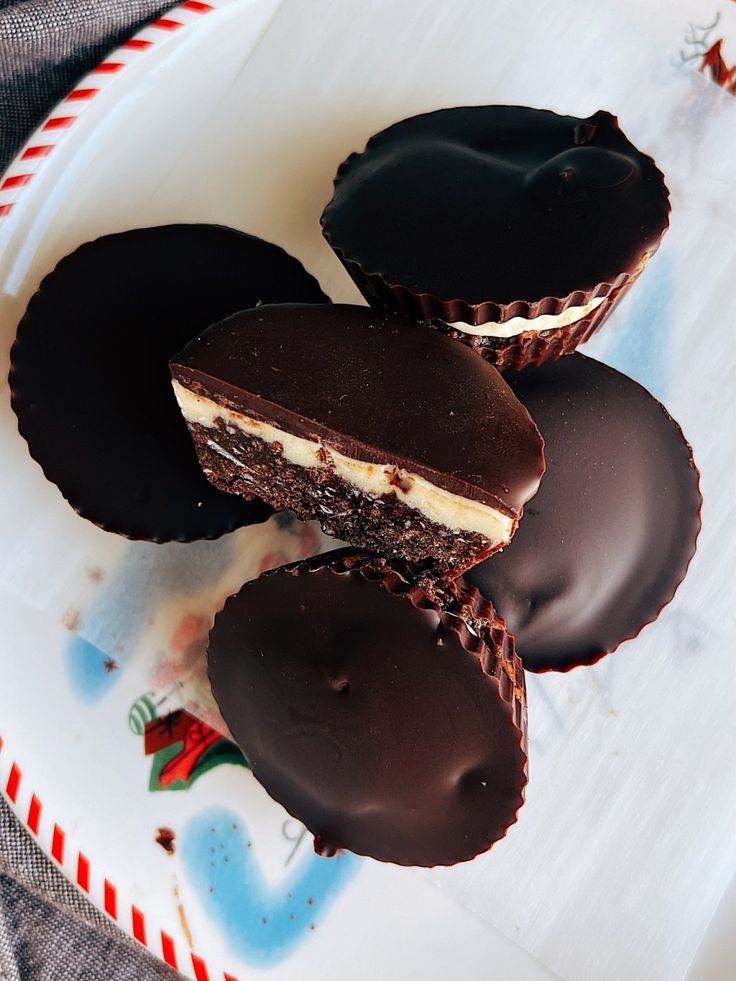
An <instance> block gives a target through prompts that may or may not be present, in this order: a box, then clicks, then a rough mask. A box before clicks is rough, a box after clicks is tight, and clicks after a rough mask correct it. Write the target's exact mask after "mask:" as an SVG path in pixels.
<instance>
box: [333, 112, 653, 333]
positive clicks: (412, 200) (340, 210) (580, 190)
mask: <svg viewBox="0 0 736 981" xmlns="http://www.w3.org/2000/svg"><path fill="white" fill-rule="evenodd" d="M668 214H669V202H668V196H667V189H666V187H665V185H664V181H663V178H662V174H661V173H660V171H659V170H658V169H657V167H656V166H655V164H654V162H653V160H652V159H651V158H650V157H648V156H646V155H644V154H643V153H641V152H640V151H639V150H637V149H636V147H635V146H633V144H632V143H630V142H629V140H628V139H627V138H626V137H625V136H624V134H623V133H622V132H621V130H620V129H619V126H618V121H617V119H616V117H615V116H612V115H611V114H610V113H607V112H602V111H601V112H597V113H595V115H593V116H591V117H590V118H589V119H580V118H578V117H575V116H559V115H557V114H555V113H553V112H549V111H546V110H540V109H527V108H523V107H519V106H469V107H467V106H466V107H460V108H455V109H442V110H439V111H437V112H430V113H426V114H424V115H420V116H413V117H411V118H410V119H405V120H403V121H401V122H399V123H396V124H394V125H393V126H390V127H389V128H388V129H385V130H383V131H382V132H381V133H379V134H377V135H376V136H374V137H373V138H372V139H371V140H370V141H369V143H368V146H367V147H366V149H365V151H364V152H363V153H360V154H353V155H352V156H350V157H349V158H348V159H347V160H346V161H345V163H344V164H343V165H342V167H341V168H340V170H339V172H338V177H337V180H336V182H335V196H334V197H333V199H332V201H331V202H330V203H329V204H328V205H327V207H326V209H325V212H324V215H323V225H324V230H325V235H326V237H327V239H328V241H329V242H330V244H331V245H332V246H333V248H335V250H336V251H337V252H338V255H340V257H341V258H343V259H346V260H355V261H356V262H357V263H358V264H359V265H360V267H361V268H362V270H363V271H364V272H365V273H366V274H371V273H375V274H378V275H380V276H381V277H382V278H383V279H384V280H385V281H386V282H388V283H392V284H397V285H403V286H406V287H408V288H409V289H410V290H412V291H413V292H415V293H424V292H426V293H430V294H433V295H434V296H437V297H439V298H440V299H442V300H447V301H450V300H453V299H459V300H464V301H466V302H468V303H472V304H480V303H484V302H486V301H495V303H499V304H513V303H514V302H515V301H527V302H536V301H540V300H542V299H544V298H547V297H557V298H562V297H566V296H568V295H569V294H573V293H575V292H577V291H584V292H586V293H587V292H589V291H594V290H595V291H596V294H598V293H600V295H604V293H605V292H606V291H605V290H599V289H598V287H600V286H601V284H608V285H611V284H614V283H615V282H616V281H617V280H618V279H620V277H621V275H622V274H630V273H632V272H633V271H634V270H635V269H636V267H637V266H638V265H639V263H640V261H641V260H642V258H643V256H644V255H645V254H646V253H649V254H651V253H652V252H653V251H654V250H655V249H656V248H657V246H658V244H659V240H660V238H661V236H662V233H663V231H664V229H665V228H666V227H667V223H668ZM578 299H580V298H578ZM518 312H519V313H521V311H518ZM541 312H553V311H552V310H551V309H550V310H546V311H541ZM456 319H457V318H456ZM487 319H494V318H487Z"/></svg>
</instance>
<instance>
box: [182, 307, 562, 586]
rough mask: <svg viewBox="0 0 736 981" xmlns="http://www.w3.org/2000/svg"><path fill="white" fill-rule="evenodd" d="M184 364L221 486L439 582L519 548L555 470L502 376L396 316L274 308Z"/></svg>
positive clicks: (204, 340) (187, 401)
mask: <svg viewBox="0 0 736 981" xmlns="http://www.w3.org/2000/svg"><path fill="white" fill-rule="evenodd" d="M170 367H171V372H172V375H173V385H174V390H175V393H176V397H177V399H178V402H179V406H180V408H181V410H182V413H183V415H184V418H185V419H186V421H187V424H188V426H189V430H190V432H191V434H192V437H193V439H194V443H195V446H196V448H197V453H198V455H199V460H200V464H201V465H202V468H203V470H204V472H205V473H206V474H207V476H208V478H209V479H210V480H211V481H212V482H213V483H214V484H215V485H216V486H217V487H220V488H221V489H223V490H226V491H230V492H231V493H235V494H241V495H242V496H244V497H260V498H263V499H264V500H266V501H268V502H269V503H270V504H272V505H273V506H274V507H276V508H289V509H291V510H293V511H294V512H296V514H297V515H298V516H299V517H300V518H303V519H313V518H316V519H317V520H319V522H320V524H321V525H322V527H323V529H324V530H325V531H326V532H327V533H328V534H331V535H334V536H336V537H338V538H341V539H343V540H345V541H347V542H349V543H350V544H352V545H356V546H358V547H360V548H364V549H368V550H370V551H373V552H378V553H379V554H381V555H383V556H386V557H397V558H401V559H404V560H406V561H409V562H414V563H418V564H419V565H420V566H421V567H422V568H424V569H426V570H427V571H428V572H431V573H432V574H434V575H437V574H439V575H441V576H452V575H457V574H458V573H460V572H462V571H463V570H464V569H466V568H468V567H469V566H471V565H473V564H474V563H475V562H477V561H479V560H480V559H481V558H483V557H485V556H487V555H490V554H491V553H492V552H494V551H495V550H496V549H498V548H501V547H503V546H504V545H506V544H507V543H508V542H509V541H510V539H511V537H512V536H513V534H514V532H515V530H516V527H517V525H518V522H519V519H520V517H521V515H522V511H523V506H524V504H525V503H526V501H527V500H528V499H529V498H530V497H531V496H532V495H533V494H534V493H535V492H536V490H537V487H538V485H539V480H540V478H541V475H542V473H543V471H544V457H543V452H542V440H541V437H540V435H539V432H538V430H537V428H536V426H535V425H534V423H533V422H532V419H531V417H530V416H529V414H528V412H527V411H526V409H525V408H524V407H523V406H522V405H521V403H520V402H519V401H518V400H517V399H516V397H515V396H514V394H513V393H512V391H511V389H510V388H509V387H508V385H507V384H506V382H505V381H504V380H503V379H502V378H501V376H500V374H499V373H498V372H497V371H496V370H495V368H492V367H491V366H490V365H488V364H486V363H485V362H484V361H483V360H482V359H480V358H478V357H475V356H474V355H473V353H472V351H470V350H469V349H467V348H466V347H465V346H464V345H461V344H456V343H455V342H453V340H452V339H451V338H449V337H446V336H444V335H442V334H439V333H436V332H434V331H428V330H426V328H425V327H423V326H422V325H421V324H418V323H415V322H414V321H411V320H408V319H405V318H404V317H401V316H397V315H394V314H388V313H381V312H376V311H374V310H370V309H369V308H367V307H352V306H340V305H309V306H308V305H297V304H288V305H286V306H263V307H259V308H257V309H255V310H247V311H243V312H242V313H239V314H236V315H235V316H233V317H230V318H229V319H227V320H224V321H222V322H221V323H218V324H215V325H214V326H212V327H210V328H209V330H207V331H205V333H204V334H202V335H201V336H200V337H198V338H197V339H196V340H194V341H192V342H191V343H190V344H188V345H187V347H186V348H185V349H184V350H183V351H182V352H181V353H180V354H179V355H177V356H176V357H175V358H174V359H173V361H172V362H171V365H170Z"/></svg>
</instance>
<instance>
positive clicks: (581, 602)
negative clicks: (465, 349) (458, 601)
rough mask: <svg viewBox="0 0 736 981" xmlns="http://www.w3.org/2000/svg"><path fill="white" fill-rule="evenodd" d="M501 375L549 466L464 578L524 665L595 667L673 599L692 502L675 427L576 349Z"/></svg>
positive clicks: (696, 526) (647, 399) (694, 484)
mask: <svg viewBox="0 0 736 981" xmlns="http://www.w3.org/2000/svg"><path fill="white" fill-rule="evenodd" d="M504 377H505V378H506V380H507V381H508V383H509V385H510V386H511V388H512V389H513V391H514V393H515V394H516V396H517V397H518V398H519V400H520V401H521V402H522V403H523V404H524V405H525V406H526V407H527V409H528V410H529V412H530V413H531V414H532V415H533V417H534V419H535V420H536V422H537V425H538V426H539V429H540V432H541V433H542V435H543V437H544V441H545V456H546V458H547V471H546V474H545V477H544V478H543V480H542V482H541V484H540V487H539V491H538V492H537V494H536V495H535V496H534V497H533V498H532V500H531V501H530V502H529V504H528V505H527V508H526V513H525V516H524V519H523V521H522V522H521V524H520V526H519V530H518V532H517V534H516V536H515V537H514V539H513V541H512V542H511V543H510V544H509V546H508V547H507V548H505V549H504V550H503V551H502V552H499V553H497V555H496V556H493V557H492V558H490V559H488V560H486V561H484V562H481V563H480V564H479V565H477V566H475V567H474V568H473V569H471V570H469V571H468V572H467V573H466V574H465V578H466V580H467V581H469V582H471V583H472V584H473V585H474V586H476V587H477V588H478V589H479V590H480V591H481V593H483V595H485V596H489V597H491V598H492V599H493V603H494V606H495V608H496V609H497V610H498V612H499V613H500V614H501V615H502V616H503V617H504V619H505V622H506V625H507V627H508V629H509V630H511V632H512V633H513V634H514V638H515V642H516V651H517V653H518V655H519V657H521V659H522V662H523V664H524V667H525V669H526V670H528V671H540V672H542V671H568V670H570V669H571V668H574V667H577V666H580V665H589V664H594V663H595V662H596V661H598V660H599V659H600V658H602V657H603V656H604V655H605V654H608V653H611V652H612V651H614V650H616V648H617V647H618V646H619V645H620V644H621V643H623V642H624V641H625V640H629V639H631V638H633V637H636V636H637V634H638V633H639V632H640V631H641V629H642V628H643V627H644V626H645V625H646V624H648V623H651V622H652V621H654V620H656V619H657V617H658V616H659V614H660V612H661V611H662V609H663V608H664V607H665V606H666V605H667V604H668V603H669V602H670V600H671V599H672V598H673V596H674V594H675V591H676V590H677V587H678V586H679V584H680V583H681V582H682V580H683V579H684V577H685V574H686V572H687V569H688V566H689V564H690V561H691V559H692V557H693V555H694V553H695V548H696V543H697V538H698V534H699V532H700V522H701V519H700V510H701V504H702V498H701V495H700V488H699V475H698V471H697V468H696V466H695V463H694V462H693V453H692V449H691V447H690V445H689V444H688V442H687V440H686V439H685V437H684V436H683V434H682V430H681V429H680V427H679V425H678V424H677V423H676V422H675V420H674V419H673V418H672V417H671V416H670V415H669V413H668V412H667V410H666V409H665V408H664V406H662V405H661V404H660V403H659V402H658V401H657V400H656V399H655V398H654V397H653V396H652V395H650V393H649V392H648V391H647V390H646V389H645V388H644V387H643V386H642V385H639V384H638V383H637V382H635V381H633V380H632V379H631V378H628V377H626V375H622V374H621V373H620V372H618V371H616V370H615V369H613V368H610V367H609V366H608V365H605V364H602V363H601V362H600V361H596V360H595V359H593V358H589V357H585V356H584V355H582V354H580V353H579V352H578V353H576V354H573V355H571V356H570V357H566V358H562V359H560V360H559V361H549V362H547V363H546V364H542V365H540V366H539V367H532V366H528V367H526V368H525V369H524V370H523V371H521V372H506V373H505V374H504Z"/></svg>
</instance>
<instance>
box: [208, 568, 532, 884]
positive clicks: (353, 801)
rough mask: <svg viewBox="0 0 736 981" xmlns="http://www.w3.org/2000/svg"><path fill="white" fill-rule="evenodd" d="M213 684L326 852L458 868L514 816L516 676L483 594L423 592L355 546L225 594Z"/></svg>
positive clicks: (274, 788) (520, 729)
mask: <svg viewBox="0 0 736 981" xmlns="http://www.w3.org/2000/svg"><path fill="white" fill-rule="evenodd" d="M467 624H470V625H471V626H472V627H473V630H474V631H475V634H482V635H483V636H484V637H485V642H484V641H482V640H480V638H479V637H478V636H475V635H474V634H473V633H471V631H470V630H469V629H468V626H467ZM209 674H210V680H211V682H212V687H213V691H214V695H215V698H216V699H217V702H218V705H219V706H220V709H221V711H222V713H223V716H224V718H225V721H226V722H227V724H228V726H229V727H230V730H231V732H232V733H233V736H234V737H235V739H236V741H237V742H238V744H239V745H240V748H241V749H242V750H243V752H244V754H245V756H246V758H247V759H248V762H249V763H250V765H251V767H252V769H253V772H254V774H255V776H256V777H257V778H258V779H259V780H260V782H261V783H262V784H263V785H264V787H265V788H266V790H267V791H268V792H269V793H270V794H271V795H272V796H273V797H274V798H275V799H276V800H278V801H280V802H281V803H282V804H283V805H284V806H285V807H286V809H287V810H288V811H289V812H290V813H291V814H292V815H293V816H294V817H296V818H298V819H299V820H300V821H303V822H304V823H305V824H306V825H307V827H308V828H309V829H310V830H311V831H312V832H313V833H314V834H315V835H316V838H317V840H316V842H315V847H316V848H317V849H318V850H319V851H321V852H322V853H324V854H330V853H333V852H334V851H335V850H337V849H339V848H347V849H349V850H351V851H354V852H357V853H359V854H362V855H370V856H372V857H374V858H377V859H380V860H382V861H389V862H396V863H398V864H400V865H424V866H430V865H449V864H453V863H455V862H460V861H465V860H467V859H470V858H472V857H473V856H474V855H476V854H478V853H479V852H481V851H484V850H485V849H487V848H488V847H489V846H490V845H491V844H492V842H494V841H496V840H497V839H498V838H500V837H501V836H502V835H503V834H504V833H505V831H506V829H507V828H508V827H509V825H510V824H512V823H513V822H514V820H515V819H516V812H517V810H518V808H519V807H520V806H521V804H522V801H523V796H522V794H523V788H524V784H525V782H526V777H525V765H526V752H525V740H524V732H525V694H524V690H523V673H522V671H521V667H520V665H519V663H518V659H516V658H515V656H514V653H513V641H511V639H510V638H509V636H508V635H507V634H506V632H505V630H504V628H503V624H502V622H501V621H499V620H498V619H497V618H496V617H495V615H494V614H493V610H492V608H491V607H490V604H487V603H484V602H483V601H482V600H481V597H480V596H479V595H478V593H477V592H476V590H468V589H467V587H464V586H459V587H458V586H454V585H450V586H446V587H441V588H440V589H439V591H438V593H437V595H436V596H435V597H434V598H430V596H428V595H427V594H426V593H425V592H423V591H422V590H420V589H419V588H418V587H417V586H411V585H410V584H409V582H408V581H407V579H406V578H405V575H404V574H403V572H402V569H401V567H394V568H391V567H388V566H387V565H386V564H385V563H382V562H380V561H379V562H378V563H374V562H372V561H371V560H369V559H367V558H366V557H365V556H359V555H355V554H353V555H352V556H351V554H350V552H349V550H341V551H338V552H336V553H330V554H328V555H326V556H321V557H318V558H317V559H315V560H311V561H309V562H306V563H298V564H296V565H294V566H291V567H286V568H285V569H281V570H277V571H276V572H275V573H270V574H266V575H265V576H262V577H261V578H260V579H257V580H256V581H255V582H253V583H249V584H247V585H246V586H244V587H243V589H242V590H241V591H240V593H239V594H238V595H237V596H236V597H232V598H231V599H230V600H228V602H227V604H226V606H225V609H224V610H223V612H222V613H221V614H219V616H218V617H217V619H216V620H215V625H214V628H213V630H212V633H211V634H210V646H209Z"/></svg>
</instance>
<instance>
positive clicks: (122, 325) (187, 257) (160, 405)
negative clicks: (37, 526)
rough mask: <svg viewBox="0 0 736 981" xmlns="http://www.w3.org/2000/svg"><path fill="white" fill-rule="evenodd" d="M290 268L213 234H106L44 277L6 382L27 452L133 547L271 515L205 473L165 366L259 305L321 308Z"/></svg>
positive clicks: (285, 259)
mask: <svg viewBox="0 0 736 981" xmlns="http://www.w3.org/2000/svg"><path fill="white" fill-rule="evenodd" d="M325 299H326V298H325V296H324V294H323V293H322V291H321V290H320V288H319V286H318V284H317V282H316V280H315V279H313V277H312V276H310V275H309V274H308V273H307V272H306V271H305V270H304V269H303V267H302V266H301V264H300V263H299V262H297V260H296V259H293V258H292V257H291V256H289V255H287V254H286V253H285V252H283V251H282V250H281V249H279V248H277V247H276V246H274V245H271V244H269V243H267V242H263V241H261V240H260V239H256V238H253V237H251V236H249V235H244V234H242V233H240V232H236V231H233V230H231V229H227V228H223V227H220V226H213V225H170V226H165V227H160V228H144V229H138V230H135V231H130V232H124V233H122V234H119V235H108V236H106V237H104V238H100V239H97V241H94V242H89V243H87V244H86V245H83V246H81V247H80V248H78V249H77V250H76V251H75V252H74V253H72V254H71V255H70V256H67V257H66V258H65V259H62V261H61V262H60V263H59V265H58V266H57V267H56V269H55V270H54V271H53V272H52V273H51V274H50V275H49V276H47V277H46V279H44V281H43V282H42V284H41V287H40V289H39V291H38V293H36V295H35V296H34V297H33V298H32V299H31V302H30V304H29V306H28V310H27V313H26V315H25V317H24V319H23V320H22V322H21V324H20V327H19V328H18V338H17V341H16V343H15V346H14V348H13V351H12V367H11V373H10V383H11V390H12V400H13V408H14V409H15V412H16V414H17V416H18V427H19V429H20V432H21V435H22V436H23V437H24V438H25V439H26V440H27V442H28V445H29V449H30V452H31V455H32V456H33V457H34V459H36V460H37V461H38V462H39V463H40V465H41V466H42V468H43V470H44V473H45V474H46V476H47V477H48V479H49V480H51V481H53V482H54V483H55V484H57V486H58V487H59V489H60V490H61V492H62V493H63V495H64V496H65V497H66V498H67V500H68V501H69V502H70V504H72V506H73V507H74V508H75V509H76V510H77V511H79V513H80V514H82V515H83V516H84V517H86V518H89V519H91V520H92V521H95V522H96V523H97V524H100V525H101V526H102V527H103V528H107V529H109V530H111V531H118V532H121V533H122V534H125V535H128V536H130V537H132V538H144V539H153V540H155V541H167V540H170V539H179V540H191V539H194V538H213V537H216V536H218V535H221V534H222V533H223V532H226V531H230V530H231V529H233V528H237V527H239V526H241V525H245V524H250V523H253V522H257V521H262V520H264V519H265V518H266V517H268V515H269V514H270V513H271V509H270V508H269V507H267V505H265V504H264V503H263V502H261V501H252V502H248V501H244V500H242V499H240V498H236V497H233V496H231V495H227V494H223V493H222V492H221V491H218V490H216V489H215V488H214V487H213V486H212V485H211V484H210V483H209V482H208V481H207V479H206V478H205V476H204V475H203V474H202V472H201V469H200V467H199V465H198V463H197V458H196V455H195V452H194V448H193V446H192V443H191V440H190V438H189V434H188V432H187V428H186V425H185V424H184V422H183V420H182V418H181V414H180V412H179V409H178V407H177V404H176V400H175V398H174V395H173V393H172V391H171V380H170V376H169V371H168V360H169V358H170V357H171V356H172V354H174V353H176V351H177V350H179V349H180V348H181V347H182V346H183V345H184V344H186V342H187V341H189V340H191V338H192V337H194V336H195V335H196V334H198V333H200V332H201V331H202V330H204V329H205V328H206V327H207V326H208V325H209V324H211V323H213V321H216V320H219V319H221V318H222V317H224V316H227V315H228V314H231V313H233V312H234V311H236V310H240V309H243V308H244V307H250V306H254V305H255V304H256V303H260V302H279V301H281V300H301V301H304V302H309V301H313V302H324V300H325Z"/></svg>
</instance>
